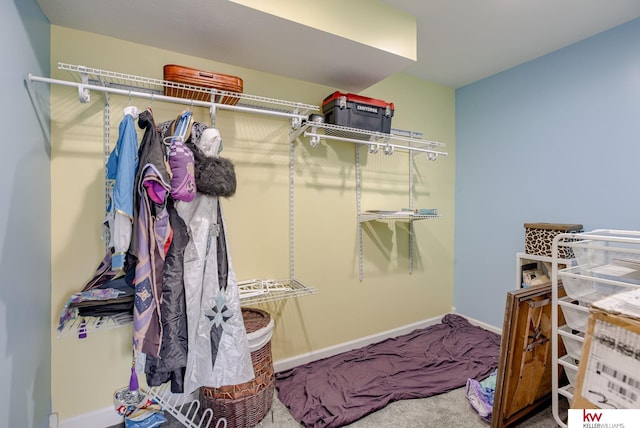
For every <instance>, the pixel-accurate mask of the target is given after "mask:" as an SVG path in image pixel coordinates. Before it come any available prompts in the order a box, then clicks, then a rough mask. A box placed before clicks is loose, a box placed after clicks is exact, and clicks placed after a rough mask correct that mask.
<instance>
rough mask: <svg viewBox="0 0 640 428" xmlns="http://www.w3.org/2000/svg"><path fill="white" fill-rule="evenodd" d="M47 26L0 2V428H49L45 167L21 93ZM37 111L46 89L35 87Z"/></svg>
mask: <svg viewBox="0 0 640 428" xmlns="http://www.w3.org/2000/svg"><path fill="white" fill-rule="evenodd" d="M49 34H50V25H49V22H48V20H47V19H46V17H45V16H44V15H43V14H42V12H41V11H40V8H39V7H38V5H37V4H36V2H35V1H34V0H14V1H2V2H0V43H1V45H2V59H0V94H2V100H1V101H0V117H2V120H3V132H2V156H1V157H0V160H1V162H2V166H1V167H0V183H1V185H0V197H1V198H2V203H1V204H0V275H1V279H0V379H2V382H0V427H11V428H18V427H20V428H22V427H25V428H31V427H38V428H40V427H42V428H45V427H48V426H49V424H48V417H49V413H51V244H50V242H51V238H50V236H51V227H50V224H51V210H50V205H51V203H50V198H49V194H50V191H51V179H50V167H49V164H50V160H49V150H48V143H47V141H46V138H45V133H44V132H43V128H42V127H41V125H40V122H39V121H38V119H37V116H36V109H34V105H33V104H32V101H31V97H30V96H29V93H28V91H27V88H26V86H25V82H24V80H25V77H26V76H27V74H28V73H34V74H38V75H41V76H42V75H44V76H48V75H49V51H50V48H49V40H50V36H49ZM35 89H36V90H37V93H36V94H35V97H34V98H35V99H36V100H37V101H36V102H37V103H38V104H39V107H38V108H39V111H40V112H41V113H42V114H43V116H45V119H44V128H45V129H47V128H48V127H49V124H48V119H46V116H47V112H48V109H49V88H48V87H46V86H45V85H39V86H38V87H36V88H35Z"/></svg>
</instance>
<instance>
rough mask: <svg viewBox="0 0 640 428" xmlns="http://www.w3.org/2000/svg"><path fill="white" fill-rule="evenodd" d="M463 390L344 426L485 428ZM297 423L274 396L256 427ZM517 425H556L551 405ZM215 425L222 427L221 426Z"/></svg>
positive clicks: (174, 426)
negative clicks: (269, 408) (266, 412)
mask: <svg viewBox="0 0 640 428" xmlns="http://www.w3.org/2000/svg"><path fill="white" fill-rule="evenodd" d="M464 392H465V391H464V388H459V389H455V390H453V391H449V392H447V393H445V394H440V395H436V396H434V397H429V398H419V399H415V400H401V401H396V402H394V403H391V404H390V405H388V406H387V407H385V408H384V409H381V410H378V411H377V412H375V413H372V414H370V415H368V416H366V417H364V418H362V419H360V420H358V421H356V422H354V423H352V424H350V425H345V426H346V427H349V428H391V427H393V428H430V427H457V428H476V427H477V428H488V427H489V424H487V423H486V422H484V421H483V420H482V419H480V417H479V416H478V414H477V413H476V412H475V411H474V410H473V409H472V408H471V406H470V405H469V402H468V401H467V398H466V397H465V394H464ZM562 400H563V401H562V405H561V415H565V418H566V402H565V401H564V399H562ZM565 420H566V419H565ZM122 426H124V425H121V427H122ZM182 426H183V425H182V424H181V423H180V422H178V421H176V420H170V421H168V422H167V423H165V424H164V425H163V428H180V427H182ZM300 426H301V425H299V424H298V423H297V422H296V421H295V420H294V419H293V417H292V416H291V414H290V413H289V411H288V410H287V408H286V407H285V406H284V405H283V404H282V403H281V402H280V401H279V400H278V399H277V396H276V397H275V398H274V400H273V407H272V408H271V411H270V412H269V413H268V414H267V416H266V417H265V418H264V419H263V420H262V421H261V422H260V424H259V425H258V427H260V428H299V427H300ZM518 426H520V427H531V428H534V427H535V428H556V427H557V426H558V424H557V423H556V421H555V420H554V419H553V415H552V413H551V406H548V407H547V408H544V409H542V410H541V411H540V412H538V413H537V414H535V415H532V416H531V417H530V418H528V419H527V420H525V421H523V422H522V423H521V424H520V425H518ZM219 427H220V428H223V425H220V426H219ZM113 428H116V427H113Z"/></svg>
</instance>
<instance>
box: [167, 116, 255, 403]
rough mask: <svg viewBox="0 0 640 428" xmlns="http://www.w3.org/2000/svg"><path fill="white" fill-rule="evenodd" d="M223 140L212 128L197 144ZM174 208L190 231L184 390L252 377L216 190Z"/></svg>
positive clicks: (207, 147)
mask: <svg viewBox="0 0 640 428" xmlns="http://www.w3.org/2000/svg"><path fill="white" fill-rule="evenodd" d="M220 142H221V139H220V134H219V132H218V131H217V130H216V129H214V128H208V129H206V130H205V131H203V134H202V136H201V138H200V140H199V142H197V146H198V148H199V149H200V150H201V151H202V153H204V154H205V155H207V156H217V153H218V148H219V145H220ZM176 209H177V211H178V214H179V215H180V217H182V219H183V220H184V221H185V223H186V224H187V226H188V228H189V236H190V239H189V243H188V244H187V247H186V249H185V254H184V279H185V298H186V306H187V320H188V322H187V325H188V330H189V334H188V338H189V342H188V344H189V353H188V356H187V367H186V373H185V385H184V390H185V392H187V393H191V392H193V391H194V390H195V389H197V388H198V387H200V386H209V387H219V386H223V385H236V384H240V383H244V382H248V381H249V380H251V379H253V377H254V372H253V365H252V362H251V355H250V351H249V345H248V340H247V335H246V331H245V328H244V322H243V319H242V312H241V310H240V298H239V292H238V286H237V279H236V276H235V272H234V270H233V266H232V263H231V258H230V256H229V246H228V244H227V237H226V234H225V227H224V226H225V222H224V217H223V215H222V209H221V206H220V203H219V200H218V196H211V195H205V194H202V193H198V194H197V195H196V198H195V199H194V200H193V201H192V202H188V203H185V202H177V203H176Z"/></svg>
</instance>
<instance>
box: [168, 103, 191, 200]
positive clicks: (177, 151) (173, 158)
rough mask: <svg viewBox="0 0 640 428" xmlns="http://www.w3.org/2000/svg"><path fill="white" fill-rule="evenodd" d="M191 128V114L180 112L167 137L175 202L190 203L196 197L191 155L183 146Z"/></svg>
mask: <svg viewBox="0 0 640 428" xmlns="http://www.w3.org/2000/svg"><path fill="white" fill-rule="evenodd" d="M192 126H193V119H192V118H191V112H190V111H185V112H182V114H180V116H178V118H177V119H176V120H175V121H174V122H173V125H172V129H173V132H172V135H171V136H170V137H168V139H169V140H170V141H171V142H170V144H169V152H168V154H167V157H168V159H169V167H170V168H171V197H172V198H173V199H175V200H177V201H185V202H191V201H192V200H193V198H195V197H196V182H195V178H194V160H193V153H191V150H190V149H189V148H188V147H187V146H186V145H185V142H186V141H187V139H189V137H190V134H191V127H192ZM163 141H165V139H164V138H163Z"/></svg>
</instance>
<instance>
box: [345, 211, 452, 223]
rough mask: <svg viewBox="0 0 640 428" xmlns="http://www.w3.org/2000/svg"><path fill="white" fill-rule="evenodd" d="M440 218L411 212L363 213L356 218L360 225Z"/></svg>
mask: <svg viewBox="0 0 640 428" xmlns="http://www.w3.org/2000/svg"><path fill="white" fill-rule="evenodd" d="M434 218H440V216H439V215H437V214H430V215H424V214H416V213H412V212H402V211H398V212H392V211H390V212H385V211H365V212H363V213H362V214H360V215H359V216H358V221H359V222H360V223H364V222H368V221H381V222H392V221H415V220H428V219H434Z"/></svg>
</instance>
